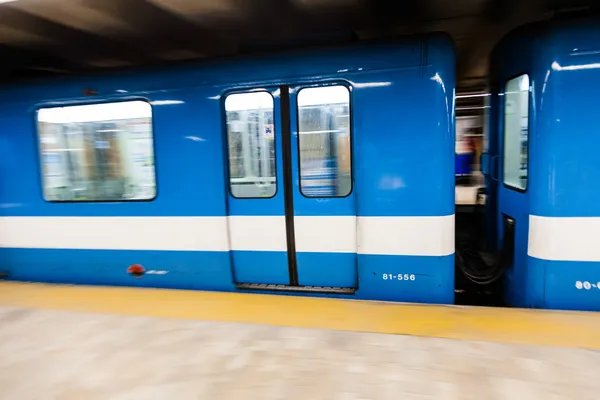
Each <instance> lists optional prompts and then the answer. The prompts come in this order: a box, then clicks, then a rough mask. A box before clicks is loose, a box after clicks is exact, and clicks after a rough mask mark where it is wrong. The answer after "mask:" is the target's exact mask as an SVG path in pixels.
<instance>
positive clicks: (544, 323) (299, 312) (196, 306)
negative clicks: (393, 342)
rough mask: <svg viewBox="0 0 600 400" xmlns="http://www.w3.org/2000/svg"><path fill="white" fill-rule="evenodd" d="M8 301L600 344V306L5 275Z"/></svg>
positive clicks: (3, 296) (0, 298)
mask: <svg viewBox="0 0 600 400" xmlns="http://www.w3.org/2000/svg"><path fill="white" fill-rule="evenodd" d="M0 306H9V307H26V308H40V309H53V310H66V311H79V312H91V313H107V314H121V315H139V316H150V317H163V318H181V319H198V320H209V321H221V322H242V323H253V324H267V325H278V326H290V327H303V328H320V329H335V330H344V331H358V332H374V333H388V334H403V335H416V336H425V337H438V338H448V339H461V340H482V341H493V342H504V343H518V344H533V345H548V346H564V347H577V348H588V349H600V313H592V312H564V311H546V310H525V309H508V308H488V307H463V306H440V305H419V304H406V303H402V304H400V303H385V302H372V301H357V300H341V299H331V298H317V297H296V296H281V295H279V296H278V295H270V294H268V295H267V294H250V293H225V292H205V291H191V290H170V289H146V288H128V287H100V286H68V285H51V284H37V283H18V282H0Z"/></svg>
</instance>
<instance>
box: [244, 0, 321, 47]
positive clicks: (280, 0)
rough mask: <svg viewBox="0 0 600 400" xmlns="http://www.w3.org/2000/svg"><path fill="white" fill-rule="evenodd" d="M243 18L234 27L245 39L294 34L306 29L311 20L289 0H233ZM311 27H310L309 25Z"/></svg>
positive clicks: (308, 15) (274, 37)
mask: <svg viewBox="0 0 600 400" xmlns="http://www.w3.org/2000/svg"><path fill="white" fill-rule="evenodd" d="M234 4H235V5H236V6H237V7H238V8H239V9H240V13H241V14H242V15H244V20H243V21H241V23H240V24H239V25H238V26H237V27H236V28H234V29H235V30H236V31H237V33H238V34H241V35H244V36H245V38H246V40H247V39H255V38H265V37H267V38H268V37H271V38H273V39H277V36H279V37H290V36H296V35H297V34H298V32H300V31H304V30H307V29H306V26H307V25H306V24H307V23H310V22H311V21H312V18H311V16H310V14H309V13H307V12H305V11H304V10H302V9H300V8H299V7H297V6H295V5H294V4H293V3H292V2H291V1H290V0H252V1H248V0H235V3H234ZM311 28H312V27H311Z"/></svg>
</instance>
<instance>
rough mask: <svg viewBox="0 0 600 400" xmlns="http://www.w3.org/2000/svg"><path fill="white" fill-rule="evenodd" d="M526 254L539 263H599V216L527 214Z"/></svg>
mask: <svg viewBox="0 0 600 400" xmlns="http://www.w3.org/2000/svg"><path fill="white" fill-rule="evenodd" d="M517 223H518V222H517ZM527 254H528V255H529V256H531V257H535V258H540V259H542V260H553V261H600V217H540V216H537V215H530V216H529V240H528V248H527ZM594 268H596V267H594Z"/></svg>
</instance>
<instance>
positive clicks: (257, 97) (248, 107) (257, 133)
mask: <svg viewBox="0 0 600 400" xmlns="http://www.w3.org/2000/svg"><path fill="white" fill-rule="evenodd" d="M225 114H226V120H227V142H228V153H229V188H230V190H231V195H232V196H233V197H237V198H261V197H262V198H269V197H273V196H275V192H276V191H277V176H276V163H275V128H274V122H273V97H272V96H271V94H270V93H268V92H252V93H236V94H230V95H229V96H227V97H226V98H225Z"/></svg>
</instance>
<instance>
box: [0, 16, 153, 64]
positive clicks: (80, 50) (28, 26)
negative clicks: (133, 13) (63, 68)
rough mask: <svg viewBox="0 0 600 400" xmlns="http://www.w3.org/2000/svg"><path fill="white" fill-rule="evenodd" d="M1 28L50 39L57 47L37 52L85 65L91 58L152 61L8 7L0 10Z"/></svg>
mask: <svg viewBox="0 0 600 400" xmlns="http://www.w3.org/2000/svg"><path fill="white" fill-rule="evenodd" d="M0 25H4V26H7V27H10V28H12V29H15V30H21V31H24V32H29V33H33V34H35V35H37V36H41V37H47V38H50V39H51V40H52V41H53V42H56V45H47V44H44V45H39V46H38V48H40V49H41V50H48V51H51V52H52V53H53V54H56V55H58V56H59V57H61V58H69V59H71V60H82V62H86V60H87V59H88V58H90V57H91V58H92V59H101V58H112V59H120V60H124V61H127V62H133V63H139V62H147V61H150V60H151V58H149V57H148V56H147V55H145V54H142V53H140V52H139V51H138V50H137V49H135V48H132V47H130V46H127V45H125V44H123V43H120V42H117V41H113V40H110V39H106V38H104V37H101V36H96V35H93V34H91V33H87V32H84V31H80V30H77V29H72V28H69V27H67V26H64V25H61V24H58V23H56V22H52V21H49V20H46V19H44V18H41V17H38V16H35V15H32V14H29V13H27V12H25V11H22V10H19V9H15V8H11V7H10V6H9V4H7V5H6V6H4V5H3V6H2V7H0ZM28 47H29V46H28ZM32 47H33V45H32Z"/></svg>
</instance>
